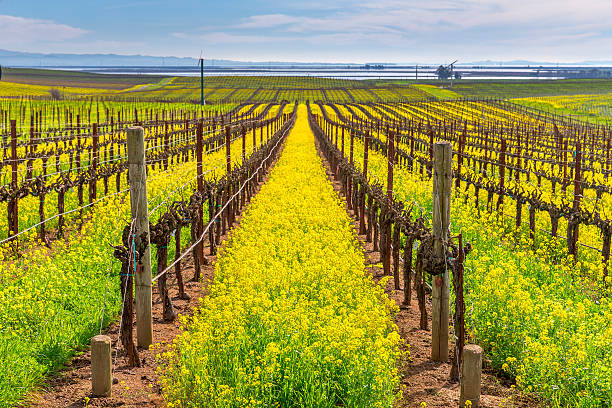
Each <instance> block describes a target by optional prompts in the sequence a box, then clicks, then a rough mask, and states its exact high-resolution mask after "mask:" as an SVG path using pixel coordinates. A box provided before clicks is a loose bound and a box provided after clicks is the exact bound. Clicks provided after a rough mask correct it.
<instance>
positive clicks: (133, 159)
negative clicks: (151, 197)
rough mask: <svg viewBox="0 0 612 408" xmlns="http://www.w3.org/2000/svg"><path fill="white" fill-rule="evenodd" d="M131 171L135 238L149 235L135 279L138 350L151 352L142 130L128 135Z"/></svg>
mask: <svg viewBox="0 0 612 408" xmlns="http://www.w3.org/2000/svg"><path fill="white" fill-rule="evenodd" d="M127 149H128V171H129V177H130V204H131V207H132V219H133V220H134V224H135V228H134V231H133V234H134V235H132V239H133V237H134V236H140V235H141V234H142V233H143V232H145V233H146V235H147V237H146V243H147V245H146V249H145V251H144V253H143V254H141V264H142V268H138V269H137V271H136V273H135V276H134V281H135V294H136V322H137V333H138V346H139V347H142V348H145V349H148V348H149V346H151V345H152V344H153V316H152V311H151V309H152V282H151V281H152V276H151V244H150V233H149V209H148V199H147V166H146V161H145V140H144V129H143V128H142V127H130V128H128V131H127Z"/></svg>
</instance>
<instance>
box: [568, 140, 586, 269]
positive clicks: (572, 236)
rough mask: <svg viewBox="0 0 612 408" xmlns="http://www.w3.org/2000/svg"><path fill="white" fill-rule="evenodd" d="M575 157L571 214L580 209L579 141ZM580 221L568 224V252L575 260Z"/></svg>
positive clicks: (580, 159) (576, 212) (580, 164)
mask: <svg viewBox="0 0 612 408" xmlns="http://www.w3.org/2000/svg"><path fill="white" fill-rule="evenodd" d="M575 154H576V157H575V159H574V203H573V205H572V211H573V213H574V214H573V216H577V215H578V212H579V211H580V199H581V198H582V149H581V146H580V142H578V143H576V153H575ZM579 226H580V221H578V220H577V221H573V222H570V224H569V225H568V234H567V243H568V252H569V253H570V254H572V255H573V256H574V260H576V258H577V256H578V236H579Z"/></svg>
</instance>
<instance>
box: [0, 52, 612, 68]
mask: <svg viewBox="0 0 612 408" xmlns="http://www.w3.org/2000/svg"><path fill="white" fill-rule="evenodd" d="M197 63H198V60H197V59H196V58H185V57H172V56H169V57H153V56H148V55H118V54H43V53H30V52H19V51H7V50H0V65H4V66H8V67H104V66H111V67H122V66H123V67H129V66H132V67H133V66H141V67H145V66H154V67H161V66H168V67H192V66H196V65H197ZM415 64H417V63H414V62H411V63H407V64H397V63H384V62H372V63H370V65H384V66H398V65H415ZM204 65H205V66H211V67H212V66H215V67H230V66H233V67H240V66H254V65H256V66H266V65H274V66H293V67H300V66H302V67H308V66H312V65H317V66H336V67H356V66H363V65H364V64H338V63H320V62H313V63H303V62H278V61H270V62H249V61H231V60H224V59H205V60H204ZM418 65H430V66H433V65H437V64H421V63H418ZM457 65H460V66H468V65H469V66H474V65H478V66H499V65H504V66H527V65H530V66H539V65H542V66H556V65H557V63H556V62H538V61H526V60H514V61H491V60H485V61H474V62H459V63H458V64H457ZM558 65H559V66H568V65H574V66H576V65H580V66H612V61H582V62H575V63H559V64H558Z"/></svg>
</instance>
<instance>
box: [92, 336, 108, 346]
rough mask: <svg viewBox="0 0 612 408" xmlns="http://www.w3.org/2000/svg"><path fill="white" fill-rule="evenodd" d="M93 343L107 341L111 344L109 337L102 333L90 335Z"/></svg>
mask: <svg viewBox="0 0 612 408" xmlns="http://www.w3.org/2000/svg"><path fill="white" fill-rule="evenodd" d="M94 343H108V344H111V338H110V337H109V336H106V335H104V334H98V335H97V336H94V337H92V339H91V344H94Z"/></svg>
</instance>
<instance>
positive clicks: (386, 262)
mask: <svg viewBox="0 0 612 408" xmlns="http://www.w3.org/2000/svg"><path fill="white" fill-rule="evenodd" d="M394 158H395V135H394V134H393V132H389V130H388V129H387V209H386V213H387V218H389V219H390V217H391V202H392V201H393V165H394V160H393V159H394ZM385 234H386V236H385V248H384V249H383V251H384V257H383V271H384V274H385V275H390V274H391V223H390V222H389V223H388V225H387V227H385ZM395 286H396V289H399V288H398V286H399V275H396V276H395Z"/></svg>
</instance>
